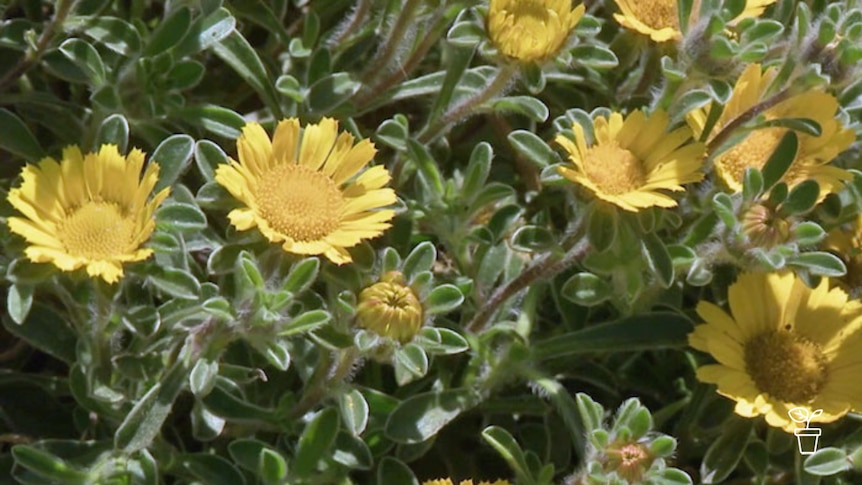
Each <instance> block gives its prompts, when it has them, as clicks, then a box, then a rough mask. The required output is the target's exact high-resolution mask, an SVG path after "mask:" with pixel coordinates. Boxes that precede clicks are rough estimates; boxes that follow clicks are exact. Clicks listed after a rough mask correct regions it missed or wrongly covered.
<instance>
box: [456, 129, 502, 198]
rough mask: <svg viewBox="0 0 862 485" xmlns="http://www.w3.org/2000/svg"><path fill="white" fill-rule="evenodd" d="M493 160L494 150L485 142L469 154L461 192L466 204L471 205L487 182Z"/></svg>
mask: <svg viewBox="0 0 862 485" xmlns="http://www.w3.org/2000/svg"><path fill="white" fill-rule="evenodd" d="M493 158H494V149H493V148H491V145H489V144H488V143H487V142H484V141H483V142H480V143H478V144H477V145H476V146H475V147H473V151H472V152H471V153H470V162H469V163H468V164H467V172H466V173H465V174H464V183H463V185H462V186H461V191H462V193H463V194H464V198H465V200H466V201H467V203H468V204H472V203H473V201H474V200H475V199H476V195H478V194H479V191H480V190H481V189H482V187H484V186H485V183H486V182H487V181H488V174H489V173H490V172H491V161H492V160H493Z"/></svg>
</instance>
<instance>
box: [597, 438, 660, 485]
mask: <svg viewBox="0 0 862 485" xmlns="http://www.w3.org/2000/svg"><path fill="white" fill-rule="evenodd" d="M607 452H608V466H607V468H608V471H616V472H617V475H619V476H620V478H624V479H625V480H627V481H628V482H629V483H640V482H641V479H642V478H643V476H644V473H646V471H647V470H648V469H649V467H650V466H651V465H652V462H653V457H652V456H650V453H649V450H647V449H646V447H645V446H644V445H642V444H640V443H626V444H623V445H621V446H619V447H613V448H611V449H608V450H607Z"/></svg>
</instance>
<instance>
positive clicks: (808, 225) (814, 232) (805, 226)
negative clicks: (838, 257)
mask: <svg viewBox="0 0 862 485" xmlns="http://www.w3.org/2000/svg"><path fill="white" fill-rule="evenodd" d="M793 232H794V234H795V235H796V242H797V243H799V244H800V245H801V246H814V245H815V244H817V243H819V242H820V241H822V240H823V238H825V237H826V231H824V230H823V228H822V227H820V225H819V224H817V223H816V222H810V221H806V222H802V223H800V224H799V225H797V226H796V227H795V228H794V229H793Z"/></svg>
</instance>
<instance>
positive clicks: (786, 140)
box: [762, 131, 799, 190]
mask: <svg viewBox="0 0 862 485" xmlns="http://www.w3.org/2000/svg"><path fill="white" fill-rule="evenodd" d="M798 147H799V137H797V136H796V133H794V132H793V131H788V132H787V133H785V134H784V136H783V137H782V138H781V141H780V142H778V146H777V147H776V148H775V151H774V152H773V153H772V155H771V156H770V157H769V160H767V161H766V165H764V166H763V171H762V172H763V187H764V189H765V190H769V189H771V188H772V186H773V185H775V184H776V183H778V181H779V180H781V177H783V176H784V174H785V173H787V169H789V168H790V164H791V163H793V160H794V159H795V158H796V152H797V149H798Z"/></svg>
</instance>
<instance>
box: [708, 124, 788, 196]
mask: <svg viewBox="0 0 862 485" xmlns="http://www.w3.org/2000/svg"><path fill="white" fill-rule="evenodd" d="M786 132H787V130H786V129H784V128H763V129H760V130H755V131H753V132H751V133H750V134H749V135H748V136H747V137H745V139H744V140H742V141H740V142H739V143H737V144H736V145H734V146H732V147H731V148H730V149H728V150H727V151H726V152H724V153H722V154H721V155H719V157H718V160H717V161H718V163H720V164H721V165H722V166H723V167H724V170H725V171H726V172H727V173H728V174H730V176H731V177H732V178H733V180H736V181H737V182H739V183H742V179H743V176H744V175H745V169H746V168H748V167H754V168H756V169H758V170H762V169H763V166H764V165H766V161H767V160H769V157H771V156H772V153H773V152H774V151H775V148H776V147H777V146H778V142H780V141H781V137H783V136H784V133H786ZM788 172H789V170H788ZM785 178H787V177H786V176H785Z"/></svg>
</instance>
